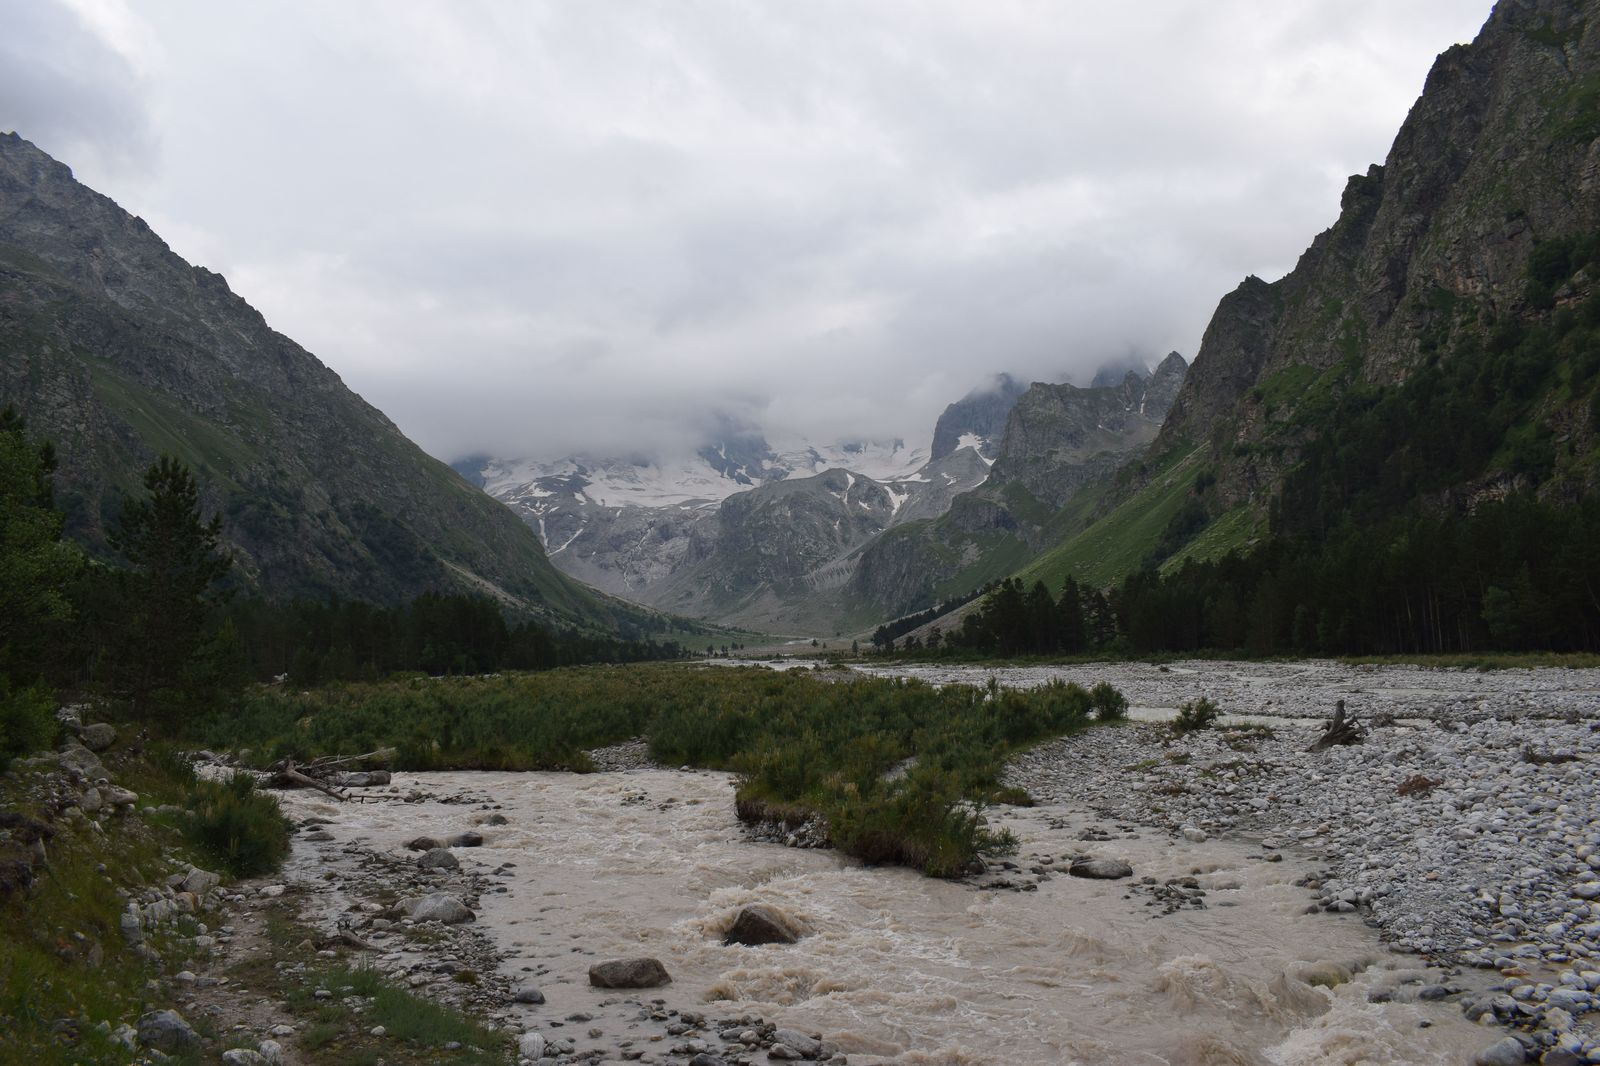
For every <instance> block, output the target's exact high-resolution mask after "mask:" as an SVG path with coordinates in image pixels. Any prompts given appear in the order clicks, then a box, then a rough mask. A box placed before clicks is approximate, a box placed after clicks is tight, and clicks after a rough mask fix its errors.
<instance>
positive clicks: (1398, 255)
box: [1155, 0, 1600, 503]
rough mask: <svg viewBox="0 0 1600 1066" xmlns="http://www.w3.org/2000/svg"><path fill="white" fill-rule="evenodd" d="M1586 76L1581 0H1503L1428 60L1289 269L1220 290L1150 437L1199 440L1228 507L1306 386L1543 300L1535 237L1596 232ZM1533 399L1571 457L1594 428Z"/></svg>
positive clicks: (1283, 441) (1378, 370) (1595, 59)
mask: <svg viewBox="0 0 1600 1066" xmlns="http://www.w3.org/2000/svg"><path fill="white" fill-rule="evenodd" d="M1597 79H1600V5H1597V4H1596V3H1595V2H1594V0H1502V2H1501V3H1500V4H1498V5H1497V6H1496V7H1495V10H1494V12H1493V14H1492V15H1491V16H1490V17H1489V20H1488V22H1487V23H1486V24H1485V25H1484V27H1483V29H1482V31H1481V32H1480V33H1479V35H1478V37H1477V38H1476V39H1475V40H1474V41H1473V42H1472V43H1471V44H1470V45H1456V46H1454V47H1452V48H1450V49H1449V50H1447V51H1446V52H1444V53H1443V54H1442V55H1440V56H1439V57H1438V59H1437V61H1436V62H1435V63H1434V66H1433V69H1432V71H1431V72H1430V73H1429V75H1428V78H1427V82H1426V85H1425V86H1424V89H1423V93H1422V96H1421V98H1420V99H1418V101H1417V102H1416V104H1415V105H1414V106H1413V107H1412V109H1411V113H1410V114H1409V115H1408V116H1407V118H1406V121H1405V123H1404V124H1403V125H1402V127H1401V129H1400V131H1399V133H1398V135H1397V136H1396V137H1395V140H1394V143H1393V145H1392V147H1391V148H1390V150H1389V154H1388V157H1387V158H1386V159H1385V160H1384V162H1383V163H1382V165H1374V166H1372V167H1371V168H1369V169H1368V171H1367V172H1366V173H1365V174H1361V175H1356V176H1354V177H1352V178H1351V179H1350V180H1349V183H1348V185H1347V186H1346V188H1345V191H1344V195H1343V197H1342V199H1341V201H1340V214H1339V217H1338V220H1337V221H1336V222H1335V223H1334V224H1333V226H1332V227H1330V228H1329V229H1328V230H1327V231H1326V232H1324V233H1322V234H1321V235H1319V236H1318V237H1317V238H1316V239H1315V240H1314V241H1313V242H1312V244H1311V246H1310V247H1309V248H1308V249H1307V250H1306V252H1305V253H1304V255H1302V256H1301V258H1300V261H1299V263H1298V264H1297V265H1296V267H1295V269H1294V270H1293V271H1291V272H1290V273H1289V274H1288V275H1286V276H1285V277H1283V278H1282V279H1281V280H1279V281H1276V282H1272V283H1268V282H1265V281H1262V280H1261V279H1260V278H1254V277H1252V278H1247V279H1246V280H1245V281H1244V282H1243V283H1241V284H1240V286H1239V288H1238V289H1236V290H1235V291H1234V292H1232V293H1230V294H1228V295H1227V296H1225V297H1223V299H1222V301H1221V302H1220V303H1219V304H1218V306H1217V310H1216V313H1215V314H1214V315H1213V317H1212V320H1211V323H1210V325H1209V326H1208V327H1207V329H1206V332H1205V337H1204V339H1203V341H1202V343H1201V346H1200V351H1199V354H1198V355H1197V356H1196V358H1195V363H1194V367H1193V370H1192V371H1191V373H1190V374H1189V375H1188V378H1187V380H1186V381H1185V382H1184V385H1183V388H1182V389H1181V391H1180V393H1179V395H1178V397H1177V399H1176V402H1175V403H1174V404H1173V407H1172V412H1171V414H1170V416H1169V418H1168V419H1167V422H1166V425H1165V426H1164V427H1163V428H1162V431H1161V438H1160V440H1159V441H1158V442H1157V444H1156V446H1155V448H1156V450H1157V451H1160V450H1163V449H1166V448H1179V447H1184V446H1191V447H1192V446H1194V445H1200V446H1203V447H1204V448H1206V449H1207V451H1208V455H1209V459H1210V461H1211V462H1213V463H1214V465H1215V467H1216V470H1217V477H1218V486H1219V488H1220V489H1221V491H1222V493H1223V494H1224V496H1225V497H1226V498H1227V499H1228V500H1229V501H1230V502H1235V503H1236V502H1240V501H1244V500H1248V499H1251V498H1252V497H1254V498H1256V499H1262V498H1264V496H1263V490H1267V491H1270V490H1271V489H1272V488H1273V487H1274V486H1275V485H1276V483H1277V481H1278V478H1279V477H1280V476H1281V475H1282V473H1283V472H1284V471H1285V470H1286V469H1287V468H1288V467H1289V466H1291V465H1292V464H1293V463H1294V461H1295V458H1296V454H1297V452H1296V443H1297V442H1296V438H1295V437H1294V436H1293V435H1292V434H1288V431H1287V429H1286V426H1287V425H1288V424H1289V423H1290V421H1291V418H1292V416H1293V415H1294V414H1295V412H1296V411H1298V410H1299V409H1300V408H1301V407H1302V404H1303V401H1304V400H1305V399H1306V398H1307V397H1310V396H1318V395H1322V394H1324V393H1326V392H1327V390H1328V389H1329V388H1330V387H1339V383H1341V382H1360V383H1364V384H1366V385H1390V384H1396V383H1399V382H1401V381H1403V380H1405V379H1406V378H1407V377H1408V376H1409V375H1410V374H1411V373H1412V372H1414V371H1415V370H1416V369H1417V368H1419V367H1420V366H1422V365H1424V364H1425V363H1426V362H1427V361H1428V360H1429V359H1430V358H1432V357H1434V356H1435V355H1436V354H1437V353H1440V352H1446V351H1449V350H1450V348H1451V346H1452V345H1453V344H1455V343H1458V342H1460V341H1462V340H1463V339H1467V340H1469V342H1470V338H1472V337H1474V336H1477V337H1479V338H1480V339H1481V337H1482V334H1483V332H1484V326H1483V323H1484V322H1487V321H1488V320H1489V319H1490V318H1491V317H1493V316H1507V315H1509V316H1512V317H1514V318H1518V319H1521V320H1523V321H1525V322H1526V321H1536V320H1539V319H1540V318H1541V316H1542V315H1544V314H1546V313H1550V312H1548V310H1547V309H1546V310H1541V309H1540V308H1538V307H1536V306H1533V305H1532V303H1531V302H1530V299H1529V295H1528V293H1529V285H1528V272H1527V268H1528V264H1529V262H1530V258H1531V257H1532V255H1533V252H1534V249H1535V247H1537V246H1538V245H1540V244H1541V243H1543V242H1550V241H1553V240H1556V239H1561V238H1571V237H1582V236H1584V235H1588V234H1592V233H1594V232H1595V231H1596V230H1597V229H1600V115H1597V112H1596V109H1595V104H1594V100H1595V95H1594V93H1595V89H1594V86H1595V84H1596V82H1597ZM1593 273H1594V272H1593V270H1590V271H1587V272H1584V271H1580V272H1579V273H1578V274H1577V275H1576V276H1574V277H1573V278H1572V279H1571V280H1570V281H1569V282H1568V283H1567V284H1566V288H1565V289H1564V290H1563V291H1562V292H1561V293H1560V294H1559V295H1558V297H1557V299H1556V303H1557V305H1558V306H1560V305H1566V306H1576V305H1577V304H1578V303H1579V302H1581V300H1582V299H1583V298H1585V297H1586V296H1587V295H1588V293H1589V292H1590V291H1592V288H1593V283H1594V278H1593V276H1592V275H1593ZM1548 411H1549V413H1548V415H1547V419H1548V421H1547V425H1549V426H1551V427H1553V432H1555V433H1556V434H1557V435H1558V436H1560V437H1562V438H1563V439H1566V440H1567V441H1568V442H1569V444H1570V445H1571V448H1570V449H1558V456H1557V461H1558V465H1559V464H1560V463H1561V462H1562V461H1563V460H1562V456H1563V455H1567V454H1572V455H1577V456H1580V457H1581V455H1582V454H1583V453H1584V452H1585V451H1586V450H1587V449H1588V448H1589V447H1590V446H1591V445H1592V443H1593V440H1594V430H1593V428H1592V427H1591V428H1590V429H1588V430H1585V429H1584V427H1583V425H1582V422H1583V420H1582V419H1581V418H1572V419H1569V418H1568V417H1567V414H1566V413H1564V412H1562V411H1561V409H1560V402H1559V399H1557V400H1553V401H1552V403H1551V404H1550V405H1549V408H1548ZM1581 476H1583V475H1580V477H1581ZM1588 476H1591V477H1592V476H1593V474H1592V471H1591V472H1590V474H1589V475H1588ZM1591 487H1592V485H1591Z"/></svg>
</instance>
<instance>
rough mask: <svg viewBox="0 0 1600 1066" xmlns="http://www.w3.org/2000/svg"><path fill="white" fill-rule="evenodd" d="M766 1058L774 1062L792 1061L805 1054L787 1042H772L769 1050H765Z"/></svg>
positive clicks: (801, 1057)
mask: <svg viewBox="0 0 1600 1066" xmlns="http://www.w3.org/2000/svg"><path fill="white" fill-rule="evenodd" d="M767 1058H768V1059H771V1060H772V1061H774V1062H792V1061H794V1060H797V1059H803V1058H805V1056H804V1055H802V1054H800V1052H798V1051H796V1050H795V1049H794V1048H792V1047H790V1046H789V1045H788V1044H773V1045H772V1048H771V1050H769V1051H768V1052H767Z"/></svg>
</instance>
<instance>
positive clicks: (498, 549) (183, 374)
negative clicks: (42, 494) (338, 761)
mask: <svg viewBox="0 0 1600 1066" xmlns="http://www.w3.org/2000/svg"><path fill="white" fill-rule="evenodd" d="M0 353H3V358H0V405H3V404H8V403H9V404H14V405H15V406H17V407H18V408H19V409H20V410H21V411H22V412H23V413H24V414H25V415H26V417H27V419H28V423H29V428H30V430H32V431H33V432H34V433H36V434H39V435H42V436H44V437H47V438H49V439H51V440H52V441H53V442H54V444H55V446H56V451H57V455H58V456H59V459H60V467H59V472H58V473H57V476H56V487H57V499H58V502H59V503H60V505H61V506H62V507H63V509H64V510H65V512H66V514H67V521H68V529H69V532H70V533H71V534H72V535H73V536H74V537H76V538H78V539H80V540H81V541H83V542H85V543H86V544H88V545H89V546H90V547H91V548H94V549H96V550H100V549H103V548H104V544H105V528H104V527H105V523H106V522H107V521H108V518H109V516H112V515H114V514H115V513H116V512H117V510H118V508H119V506H120V503H119V501H120V499H121V497H122V494H123V493H125V492H128V491H130V490H132V489H134V488H136V487H137V486H138V485H139V483H140V478H141V477H142V475H143V472H144V469H145V468H146V467H148V466H149V464H150V463H151V462H152V461H153V460H154V459H155V457H156V456H157V455H158V454H160V453H175V454H176V455H177V456H178V458H180V459H182V460H183V461H185V462H186V463H188V464H189V465H190V466H191V467H193V468H194V469H195V471H196V473H197V475H198V478H199V481H200V483H201V485H202V486H203V492H204V503H205V506H206V508H207V510H208V512H209V511H219V512H220V513H221V515H222V518H223V533H224V536H225V538H226V540H227V542H228V546H229V548H230V549H231V550H232V551H233V553H234V555H235V557H236V559H237V561H238V573H239V575H240V576H241V577H242V578H243V579H244V580H245V581H247V582H248V583H249V584H251V585H253V586H254V587H255V588H257V589H258V590H260V591H262V592H265V593H268V594H272V595H279V596H289V595H295V594H312V595H326V594H328V593H330V592H338V593H344V594H347V595H353V596H358V597H360V598H362V599H367V600H380V601H388V602H395V601H400V600H405V599H409V598H411V597H413V596H415V595H417V594H418V593H420V592H423V591H427V590H444V589H456V590H466V591H472V592H478V593H488V594H490V595H492V596H495V597H497V598H499V599H501V600H503V601H505V602H507V603H509V604H516V605H520V606H523V607H525V608H527V609H529V610H535V611H542V612H545V613H548V614H551V615H559V616H562V617H565V618H568V619H571V620H574V621H576V620H581V619H590V618H594V617H597V616H598V615H600V614H602V613H603V611H602V609H601V608H600V607H599V606H598V604H597V601H596V600H595V599H594V598H593V597H591V596H590V595H589V594H588V593H587V592H586V591H585V590H582V589H581V588H579V587H578V586H576V585H575V584H574V583H572V582H570V581H568V580H567V579H566V578H564V577H562V576H561V575H560V574H558V573H557V572H556V571H555V570H554V569H553V568H552V567H551V566H550V564H549V563H548V561H547V560H546V559H545V557H544V552H543V551H542V549H541V548H540V545H539V542H538V540H537V538H536V537H535V536H534V535H533V534H532V532H531V531H530V530H528V529H527V528H526V527H525V526H524V525H523V524H522V523H520V522H519V521H517V519H516V517H515V516H514V515H512V514H511V513H510V512H509V511H507V510H506V509H505V508H504V507H502V506H500V505H499V504H497V503H496V502H494V501H493V500H490V499H488V498H487V497H485V496H484V495H483V494H482V493H480V492H478V491H477V490H476V489H474V488H473V487H472V486H471V485H468V484H467V483H466V482H464V481H463V480H462V479H461V478H460V477H458V476H457V475H456V474H454V473H453V472H452V471H451V470H450V469H449V468H448V467H446V466H444V465H443V464H442V463H439V462H437V461H435V460H434V459H432V458H430V457H429V456H427V455H426V454H424V453H423V452H422V451H421V450H420V449H419V448H417V447H416V446H415V445H414V444H412V443H411V442H410V441H409V440H407V439H406V438H405V436H404V435H403V434H401V432H400V431H399V430H398V429H397V428H396V427H395V426H394V424H393V423H391V422H390V421H389V420H388V419H387V418H385V417H384V416H383V415H382V414H381V413H380V412H379V411H377V410H376V409H374V408H373V407H372V406H370V405H369V404H367V403H366V402H364V401H363V400H362V399H361V398H360V397H359V396H356V395H355V394H354V393H352V392H351V391H350V390H349V389H347V388H346V387H345V385H344V383H343V382H342V381H340V379H339V376H338V375H337V374H335V373H334V372H333V371H331V370H329V369H328V368H327V367H326V366H324V365H323V364H322V363H320V362H318V361H317V359H316V358H315V357H313V356H312V355H311V354H310V353H309V352H307V351H305V349H303V348H301V347H300V346H299V345H297V344H295V343H294V342H293V341H291V340H289V339H288V338H287V337H285V336H283V335H282V334H280V333H276V332H274V331H273V330H272V328H271V327H270V326H269V325H268V324H267V322H266V320H265V319H263V318H262V316H261V315H260V313H259V312H257V311H256V310H255V309H254V308H253V307H251V306H250V305H249V304H247V303H246V302H245V301H244V300H242V299H240V298H239V297H238V296H237V295H235V294H234V293H233V292H232V291H230V290H229V288H228V283H227V282H226V280H224V279H223V278H222V277H221V275H218V274H214V273H212V272H211V271H209V270H206V269H204V268H203V267H195V266H191V265H189V264H188V263H186V262H184V261H183V260H182V259H180V258H179V257H178V256H177V255H176V254H174V253H173V252H172V250H171V249H170V248H168V247H167V245H166V244H165V243H164V242H163V241H162V240H161V238H160V237H158V236H157V235H156V234H155V233H153V232H152V231H151V230H150V227H149V226H147V225H146V224H145V223H144V221H143V220H142V219H139V218H135V217H134V216H132V215H130V214H128V213H127V212H126V211H124V210H122V209H121V208H120V207H118V206H117V205H116V204H115V203H113V202H112V201H111V200H109V199H107V198H106V197H104V196H101V195H100V194H98V193H96V192H94V191H93V190H91V189H88V188H87V187H85V186H84V185H82V184H80V183H79V182H77V181H76V180H74V178H73V176H72V172H71V171H70V170H69V169H68V168H67V167H65V166H63V165H62V164H60V163H58V162H56V161H55V160H54V159H52V158H50V157H49V156H48V155H46V154H45V153H44V152H42V151H40V150H39V149H38V148H36V147H34V146H33V145H32V144H30V143H28V142H27V141H25V140H23V139H22V138H20V137H18V136H17V135H16V134H4V135H0Z"/></svg>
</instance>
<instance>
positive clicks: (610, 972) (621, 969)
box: [589, 958, 672, 988]
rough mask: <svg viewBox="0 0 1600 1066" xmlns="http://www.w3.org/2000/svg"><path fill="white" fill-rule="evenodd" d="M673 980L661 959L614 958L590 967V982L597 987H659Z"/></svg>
mask: <svg viewBox="0 0 1600 1066" xmlns="http://www.w3.org/2000/svg"><path fill="white" fill-rule="evenodd" d="M671 980H672V978H671V977H670V976H669V975H668V974H667V968H666V967H665V966H663V965H661V960H659V959H648V958H639V959H613V960H611V961H609V962H597V963H595V964H594V965H593V966H591V967H589V983H590V984H591V985H593V986H594V987H596V988H659V987H661V986H662V985H664V984H668V983H670V982H671Z"/></svg>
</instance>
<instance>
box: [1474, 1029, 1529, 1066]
mask: <svg viewBox="0 0 1600 1066" xmlns="http://www.w3.org/2000/svg"><path fill="white" fill-rule="evenodd" d="M1527 1061H1528V1052H1527V1049H1526V1048H1524V1047H1523V1046H1522V1041H1520V1040H1518V1039H1517V1038H1516V1037H1512V1036H1508V1037H1506V1038H1505V1039H1504V1040H1501V1041H1500V1042H1498V1043H1495V1044H1490V1045H1489V1046H1488V1047H1486V1048H1484V1049H1483V1050H1482V1051H1480V1052H1478V1057H1477V1058H1475V1059H1473V1060H1472V1062H1473V1066H1521V1064H1522V1063H1524V1062H1527Z"/></svg>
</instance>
